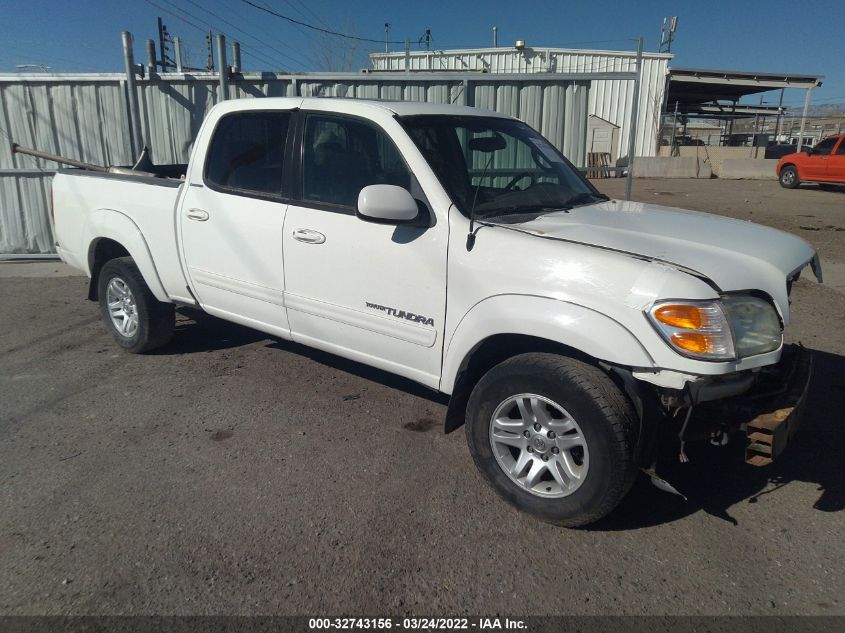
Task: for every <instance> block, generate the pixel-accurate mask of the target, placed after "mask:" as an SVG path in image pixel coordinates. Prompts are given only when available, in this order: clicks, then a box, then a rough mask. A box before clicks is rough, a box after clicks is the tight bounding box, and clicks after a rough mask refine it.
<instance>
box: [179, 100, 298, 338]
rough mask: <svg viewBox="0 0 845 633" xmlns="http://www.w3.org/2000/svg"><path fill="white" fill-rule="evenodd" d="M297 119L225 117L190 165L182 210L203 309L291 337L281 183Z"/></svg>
mask: <svg viewBox="0 0 845 633" xmlns="http://www.w3.org/2000/svg"><path fill="white" fill-rule="evenodd" d="M291 116H292V113H291V112H290V111H283V110H269V111H256V110H238V111H235V112H230V113H228V114H223V115H222V116H221V117H220V118H219V120H218V121H217V122H216V125H215V127H214V130H213V131H212V133H211V139H210V141H209V142H208V145H207V148H206V152H205V161H204V164H200V165H195V166H194V167H192V171H191V174H190V180H189V183H188V187H187V191H186V193H185V196H184V198H183V200H182V203H181V206H180V209H179V214H178V223H179V227H180V231H181V242H182V252H183V257H184V266H185V269H186V273H187V276H188V278H189V280H190V283H191V291H192V292H193V294H194V295H195V296H196V298H197V300H198V301H199V303H200V305H201V306H202V307H203V309H204V310H205V311H206V312H209V313H210V314H214V315H217V316H220V317H222V318H225V319H228V320H231V321H236V322H239V323H242V324H244V325H248V326H250V327H254V328H256V329H260V330H263V331H266V332H270V333H273V334H277V335H279V336H283V337H289V336H290V329H289V327H288V321H287V315H286V312H285V308H284V290H285V275H284V261H283V258H282V227H283V226H284V218H285V210H286V208H287V204H286V203H285V201H284V198H283V196H282V183H283V175H284V172H285V169H286V166H287V165H286V164H287V162H288V161H287V160H286V154H287V152H288V151H289V149H290V148H289V147H287V139H288V128H289V127H290V122H291ZM291 140H292V139H291ZM199 149H200V151H198V152H197V155H199V156H202V155H203V154H202V151H201V149H202V148H199Z"/></svg>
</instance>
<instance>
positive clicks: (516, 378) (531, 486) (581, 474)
mask: <svg viewBox="0 0 845 633" xmlns="http://www.w3.org/2000/svg"><path fill="white" fill-rule="evenodd" d="M637 428H638V424H637V417H636V412H635V411H634V408H633V406H632V405H631V403H630V401H629V400H628V399H627V398H626V397H625V395H624V394H623V393H622V391H620V389H619V388H618V387H617V386H616V385H615V384H614V383H613V381H612V380H611V379H610V378H609V377H608V376H607V374H605V373H604V372H603V371H601V370H600V369H599V368H597V367H593V366H592V365H588V364H586V363H583V362H581V361H578V360H574V359H571V358H567V357H564V356H559V355H556V354H541V353H536V354H522V355H519V356H515V357H513V358H510V359H509V360H506V361H505V362H503V363H501V364H499V365H497V366H496V367H494V368H493V369H491V370H490V371H489V372H487V374H485V375H484V377H483V378H482V379H481V380H480V381H479V382H478V384H477V385H476V387H475V389H474V390H473V392H472V395H471V396H470V400H469V403H468V405H467V418H466V435H467V443H468V444H469V449H470V453H471V454H472V457H473V460H474V461H475V465H476V466H477V467H478V470H479V471H481V474H482V475H484V477H485V478H486V479H487V481H488V483H489V484H490V485H491V486H492V487H493V489H494V490H496V492H497V493H498V494H499V495H500V496H501V497H502V498H504V499H505V500H506V501H507V502H508V503H510V504H511V505H513V506H515V507H516V508H518V509H519V510H521V511H523V512H526V513H528V514H531V515H533V516H535V517H537V518H539V519H542V520H543V521H547V522H549V523H554V524H556V525H561V526H566V527H578V526H583V525H587V524H589V523H593V522H595V521H597V520H599V519H601V518H602V517H604V516H605V515H607V514H608V513H609V512H611V511H612V510H613V509H614V508H615V507H616V505H617V504H618V503H619V502H620V501H621V500H622V498H623V497H624V496H625V494H627V492H628V490H630V488H631V485H632V484H633V482H634V479H635V478H636V474H637V468H636V465H635V462H634V458H633V447H634V444H635V440H636V429H637Z"/></svg>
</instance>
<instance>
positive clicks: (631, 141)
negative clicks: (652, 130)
mask: <svg viewBox="0 0 845 633" xmlns="http://www.w3.org/2000/svg"><path fill="white" fill-rule="evenodd" d="M642 69H643V38H642V36H640V37H639V39H638V40H637V71H636V72H637V76H636V78H635V79H634V95H633V97H634V98H633V99H632V101H633V103H632V107H631V129H630V130H628V178H627V181H626V182H625V200H630V199H631V187H632V186H633V184H634V180H633V179H634V152H635V151H636V148H637V111H638V110H639V109H640V74H641V73H642Z"/></svg>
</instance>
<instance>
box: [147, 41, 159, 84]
mask: <svg viewBox="0 0 845 633" xmlns="http://www.w3.org/2000/svg"><path fill="white" fill-rule="evenodd" d="M156 66H157V64H156V43H155V42H154V41H153V40H147V74H148V75H149V76H150V79H152V77H153V75H155V74H156Z"/></svg>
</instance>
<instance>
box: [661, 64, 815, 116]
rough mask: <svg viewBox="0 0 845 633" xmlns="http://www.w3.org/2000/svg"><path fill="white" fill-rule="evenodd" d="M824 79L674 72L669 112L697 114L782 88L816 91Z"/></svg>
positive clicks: (709, 71) (706, 70)
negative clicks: (705, 108)
mask: <svg viewBox="0 0 845 633" xmlns="http://www.w3.org/2000/svg"><path fill="white" fill-rule="evenodd" d="M822 79H824V75H803V74H796V73H771V72H756V71H745V70H719V69H710V68H670V69H669V86H668V94H667V97H666V110H667V111H668V112H671V111H673V110H674V108H675V104H676V103H677V104H678V111H679V112H694V111H697V110H698V109H699V108H700V107H701V106H702V105H703V104H707V103H715V102H718V101H739V100H740V99H741V98H742V97H744V96H747V95H752V94H759V93H761V92H768V91H770V90H778V89H780V88H799V89H807V88H816V87H818V86H821V85H822V82H821V80H822Z"/></svg>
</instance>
